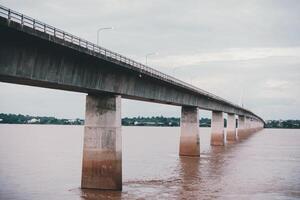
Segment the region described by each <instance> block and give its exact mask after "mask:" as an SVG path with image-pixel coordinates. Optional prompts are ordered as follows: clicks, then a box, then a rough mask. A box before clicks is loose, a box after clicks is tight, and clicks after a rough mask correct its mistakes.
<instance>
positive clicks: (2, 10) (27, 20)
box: [0, 5, 251, 113]
mask: <svg viewBox="0 0 300 200" xmlns="http://www.w3.org/2000/svg"><path fill="white" fill-rule="evenodd" d="M0 16H2V17H5V18H7V20H8V21H14V22H17V23H19V24H21V25H22V26H26V27H29V28H32V29H34V30H37V31H40V32H43V33H46V34H49V35H51V36H54V37H56V38H59V39H62V40H64V41H66V42H70V43H72V44H74V45H78V46H80V47H83V48H86V49H88V50H90V51H92V52H93V53H94V55H98V56H99V57H101V58H103V57H104V58H107V59H108V60H111V59H114V60H117V61H119V62H122V63H125V64H127V65H130V66H131V67H134V68H136V69H137V70H139V71H140V72H141V73H145V74H149V75H151V76H153V77H156V78H158V79H161V80H163V81H166V82H169V83H172V84H175V85H178V86H180V87H184V88H186V89H189V90H193V91H195V92H198V93H200V94H202V95H205V96H207V97H208V98H211V99H215V100H218V101H220V102H225V103H227V104H229V105H232V106H234V107H236V108H239V109H242V110H245V111H248V110H246V109H244V108H242V107H240V106H238V105H236V104H233V103H231V102H229V101H227V100H225V99H223V98H221V97H219V96H216V95H214V94H212V93H209V92H207V91H205V90H202V89H200V88H198V87H195V86H193V85H191V84H188V83H186V82H183V81H181V80H179V79H177V78H174V77H172V76H169V75H167V74H164V73H162V72H160V71H158V70H155V69H153V68H151V67H148V66H146V65H144V64H142V63H139V62H136V61H134V60H132V59H130V58H127V57H125V56H122V55H120V54H118V53H116V52H113V51H110V50H108V49H105V48H103V47H100V46H98V45H96V44H94V43H92V42H89V41H87V40H84V39H81V38H79V37H77V36H75V35H72V34H70V33H67V32H65V31H62V30H61V29H58V28H55V27H53V26H50V25H48V24H45V23H43V22H41V21H39V20H36V19H33V18H31V17H28V16H26V15H23V14H21V13H18V12H16V11H13V10H11V9H9V8H6V7H4V6H2V5H0ZM248 112H250V111H248ZM250 113H251V112H250Z"/></svg>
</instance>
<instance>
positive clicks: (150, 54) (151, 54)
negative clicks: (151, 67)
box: [145, 52, 157, 65]
mask: <svg viewBox="0 0 300 200" xmlns="http://www.w3.org/2000/svg"><path fill="white" fill-rule="evenodd" d="M153 55H157V53H154V52H153V53H148V54H146V55H145V56H146V65H147V64H148V56H153Z"/></svg>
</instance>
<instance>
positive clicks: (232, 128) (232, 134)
mask: <svg viewBox="0 0 300 200" xmlns="http://www.w3.org/2000/svg"><path fill="white" fill-rule="evenodd" d="M236 139H237V138H236V120H235V114H229V113H228V114H227V134H226V140H227V141H228V142H235V141H236Z"/></svg>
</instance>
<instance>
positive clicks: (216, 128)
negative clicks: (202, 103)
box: [210, 111, 224, 146]
mask: <svg viewBox="0 0 300 200" xmlns="http://www.w3.org/2000/svg"><path fill="white" fill-rule="evenodd" d="M210 144H211V145H213V146H223V145H224V117H223V112H219V111H212V119H211V139H210Z"/></svg>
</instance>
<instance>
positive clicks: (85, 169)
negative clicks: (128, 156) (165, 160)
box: [81, 95, 122, 190]
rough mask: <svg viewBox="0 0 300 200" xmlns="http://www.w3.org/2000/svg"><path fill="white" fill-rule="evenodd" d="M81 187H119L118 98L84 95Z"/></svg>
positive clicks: (120, 157) (120, 166)
mask: <svg viewBox="0 0 300 200" xmlns="http://www.w3.org/2000/svg"><path fill="white" fill-rule="evenodd" d="M85 113H86V115H85V126H84V145H83V163H82V179H81V187H82V188H94V189H110V190H122V140H121V97H120V96H113V95H101V96H94V95H87V96H86V111H85Z"/></svg>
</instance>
